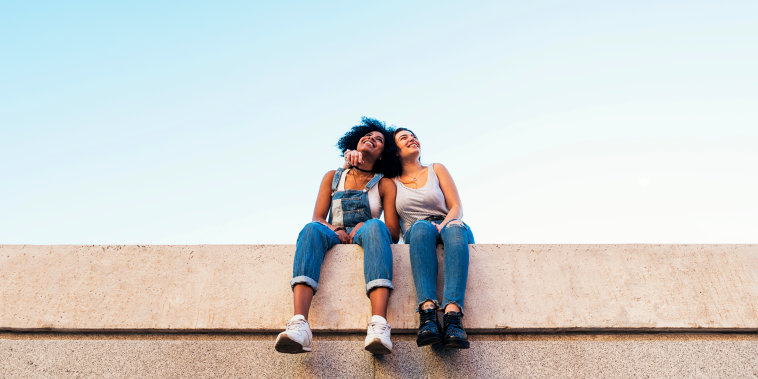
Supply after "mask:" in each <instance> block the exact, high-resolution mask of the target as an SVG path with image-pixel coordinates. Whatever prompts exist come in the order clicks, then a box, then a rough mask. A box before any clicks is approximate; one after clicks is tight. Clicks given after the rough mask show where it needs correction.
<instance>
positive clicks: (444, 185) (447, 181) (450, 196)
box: [432, 163, 463, 230]
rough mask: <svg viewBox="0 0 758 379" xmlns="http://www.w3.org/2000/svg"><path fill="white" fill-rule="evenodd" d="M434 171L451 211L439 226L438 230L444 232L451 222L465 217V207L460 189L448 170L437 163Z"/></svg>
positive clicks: (433, 167)
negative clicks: (444, 228) (459, 192)
mask: <svg viewBox="0 0 758 379" xmlns="http://www.w3.org/2000/svg"><path fill="white" fill-rule="evenodd" d="M432 169H433V170H434V173H435V174H437V178H438V179H439V181H440V189H441V190H442V195H444V196H445V205H447V209H449V211H448V212H447V216H445V219H444V220H442V222H441V223H440V224H439V226H437V229H438V230H442V228H443V227H444V226H445V225H447V223H448V222H450V220H454V219H459V218H461V217H463V206H462V205H461V198H460V196H458V188H457V187H456V186H455V182H454V181H453V177H452V176H450V172H448V171H447V168H446V167H445V166H443V165H442V164H441V163H435V164H434V165H433V166H432Z"/></svg>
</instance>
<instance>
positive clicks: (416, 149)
mask: <svg viewBox="0 0 758 379" xmlns="http://www.w3.org/2000/svg"><path fill="white" fill-rule="evenodd" d="M395 143H396V144H397V148H398V149H399V151H400V158H404V157H409V156H413V155H418V154H419V153H420V152H421V143H420V142H419V141H418V138H416V135H415V134H413V133H411V132H409V131H407V130H401V131H399V132H398V133H397V134H395Z"/></svg>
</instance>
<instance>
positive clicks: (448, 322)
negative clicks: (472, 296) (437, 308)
mask: <svg viewBox="0 0 758 379" xmlns="http://www.w3.org/2000/svg"><path fill="white" fill-rule="evenodd" d="M462 318H463V313H460V312H448V313H445V316H443V319H444V321H445V347H446V348H448V349H468V348H469V342H468V335H467V334H466V331H465V330H463V325H462V324H461V319H462Z"/></svg>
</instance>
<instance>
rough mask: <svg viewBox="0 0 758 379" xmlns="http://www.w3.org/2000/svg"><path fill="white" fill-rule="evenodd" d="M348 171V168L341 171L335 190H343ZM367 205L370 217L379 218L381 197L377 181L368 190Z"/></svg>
mask: <svg viewBox="0 0 758 379" xmlns="http://www.w3.org/2000/svg"><path fill="white" fill-rule="evenodd" d="M348 171H350V169H349V168H348V169H346V170H345V171H343V172H342V176H340V182H339V184H337V191H344V190H345V178H347V173H348ZM368 206H369V208H370V209H371V217H372V218H379V216H381V215H382V198H381V196H379V183H377V184H376V185H375V186H373V187H371V188H370V189H369V190H368Z"/></svg>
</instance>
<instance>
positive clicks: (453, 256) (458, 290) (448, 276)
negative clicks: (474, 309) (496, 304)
mask: <svg viewBox="0 0 758 379" xmlns="http://www.w3.org/2000/svg"><path fill="white" fill-rule="evenodd" d="M470 234H471V230H470V229H469V228H468V226H467V225H466V224H464V223H463V221H460V220H453V221H450V222H449V223H448V224H447V225H445V228H444V229H442V233H441V237H442V243H443V244H444V245H445V268H444V270H445V285H444V288H445V289H444V295H443V301H442V303H443V304H444V307H445V308H444V309H445V313H447V312H448V311H455V312H460V311H461V310H462V309H463V302H464V298H465V295H466V282H467V280H468V265H469V254H468V245H469V243H471V242H469V235H470ZM472 239H473V238H472Z"/></svg>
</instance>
